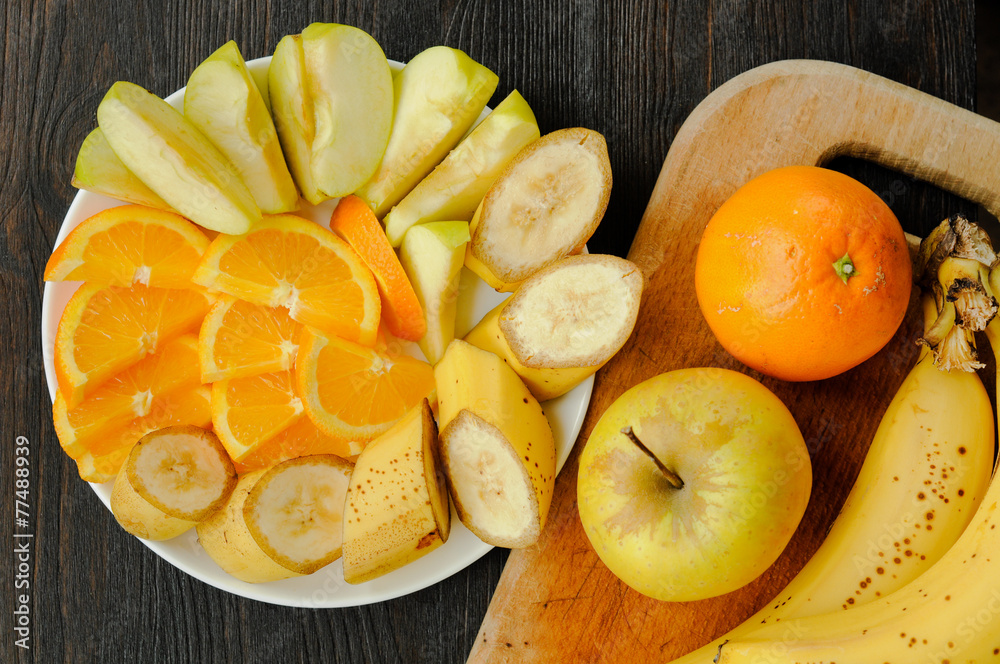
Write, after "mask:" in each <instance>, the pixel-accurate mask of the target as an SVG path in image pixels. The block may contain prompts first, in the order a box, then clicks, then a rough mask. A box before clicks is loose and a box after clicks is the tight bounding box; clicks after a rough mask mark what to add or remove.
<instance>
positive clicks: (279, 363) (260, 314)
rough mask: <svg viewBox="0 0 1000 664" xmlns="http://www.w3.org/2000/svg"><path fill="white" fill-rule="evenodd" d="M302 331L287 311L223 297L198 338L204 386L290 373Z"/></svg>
mask: <svg viewBox="0 0 1000 664" xmlns="http://www.w3.org/2000/svg"><path fill="white" fill-rule="evenodd" d="M301 329H302V326H301V325H300V324H299V323H296V322H295V321H293V320H292V319H291V317H289V315H288V310H287V309H285V308H284V307H263V306H260V305H259V304H253V303H251V302H246V301H245V300H240V299H238V298H235V297H233V296H232V295H222V296H220V297H219V300H218V301H217V302H216V303H215V304H214V305H212V308H211V309H210V310H209V312H208V315H207V316H205V320H204V322H203V323H202V324H201V330H200V332H199V334H198V355H199V364H200V366H201V380H202V382H203V383H212V382H215V381H217V380H227V379H230V378H244V377H246V376H255V375H257V374H262V373H271V372H274V371H287V370H288V369H291V368H292V366H293V365H294V363H295V353H296V352H297V351H298V347H299V346H298V343H299V342H298V338H299V332H300V331H301Z"/></svg>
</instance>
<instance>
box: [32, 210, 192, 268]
mask: <svg viewBox="0 0 1000 664" xmlns="http://www.w3.org/2000/svg"><path fill="white" fill-rule="evenodd" d="M208 244H209V241H208V237H206V236H205V234H204V233H203V232H202V231H201V230H200V229H199V228H198V227H197V226H195V225H194V224H193V223H191V222H190V221H188V220H187V219H185V218H184V217H182V216H180V215H178V214H174V213H173V212H167V211H165V210H157V209H155V208H151V207H146V206H144V205H122V206H119V207H113V208H109V209H107V210H104V211H102V212H98V213H97V214H95V215H94V216H92V217H88V218H87V219H85V220H84V221H82V222H81V223H80V225H78V226H77V227H76V228H74V229H73V230H72V231H71V232H70V233H69V235H67V236H66V238H65V239H64V240H63V241H62V242H60V243H59V246H58V247H56V248H55V251H53V252H52V256H50V257H49V261H48V263H47V264H46V266H45V280H46V281H86V282H88V283H94V284H102V285H105V286H131V285H132V284H144V285H146V286H158V287H161V288H188V287H190V286H191V285H192V284H191V275H192V274H193V273H194V270H195V268H196V267H197V266H198V261H199V260H201V256H202V254H204V253H205V250H206V249H208Z"/></svg>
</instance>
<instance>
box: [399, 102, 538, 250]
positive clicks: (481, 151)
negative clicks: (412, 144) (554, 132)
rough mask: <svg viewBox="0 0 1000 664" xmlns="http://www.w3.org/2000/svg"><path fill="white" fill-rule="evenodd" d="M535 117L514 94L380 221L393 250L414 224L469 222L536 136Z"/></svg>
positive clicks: (501, 103)
mask: <svg viewBox="0 0 1000 664" xmlns="http://www.w3.org/2000/svg"><path fill="white" fill-rule="evenodd" d="M538 135H539V133H538V123H537V122H536V121H535V114H534V113H532V112H531V107H530V106H528V102H526V101H525V100H524V97H522V96H521V95H520V93H518V92H517V90H515V91H514V92H511V93H510V94H509V95H507V98H506V99H504V100H503V101H502V102H500V104H499V105H498V106H497V107H496V108H495V109H493V112H492V113H490V114H489V115H488V116H486V119H485V120H483V121H482V122H481V123H479V125H478V126H477V127H476V128H475V129H473V130H472V132H471V133H470V134H469V135H468V136H466V137H465V138H464V139H462V142H461V143H459V144H458V146H457V147H456V148H455V149H454V150H452V151H451V152H449V153H448V156H447V157H445V159H444V161H442V162H441V163H440V164H438V165H437V166H436V167H435V168H434V170H433V171H431V172H430V174H428V175H427V177H425V178H424V179H423V180H421V181H420V182H418V183H417V185H416V186H415V187H413V189H412V190H411V191H410V193H408V194H407V195H406V196H405V197H404V198H403V200H401V201H399V203H398V204H397V205H396V206H395V207H393V208H392V209H391V210H390V211H389V213H388V214H387V215H385V217H384V218H383V219H382V223H383V224H385V234H386V235H387V236H388V238H389V242H390V243H391V244H392V246H394V247H398V246H399V245H400V243H401V242H402V241H403V236H404V235H405V233H406V231H407V229H408V228H410V227H411V226H413V225H414V224H420V223H425V222H431V221H450V220H453V219H458V220H461V221H469V220H470V219H472V215H473V214H474V213H475V211H476V208H477V207H478V206H479V203H480V202H482V200H483V196H485V195H486V192H487V191H488V190H489V188H490V186H491V185H492V184H493V182H494V181H495V180H496V179H497V177H498V176H499V175H500V172H501V171H502V170H503V169H504V167H505V166H506V165H507V164H508V163H509V162H510V160H511V159H513V158H514V156H515V155H517V153H518V152H520V151H521V150H522V149H524V148H525V147H527V146H528V145H529V144H530V143H532V142H533V141H535V140H536V139H537V138H538Z"/></svg>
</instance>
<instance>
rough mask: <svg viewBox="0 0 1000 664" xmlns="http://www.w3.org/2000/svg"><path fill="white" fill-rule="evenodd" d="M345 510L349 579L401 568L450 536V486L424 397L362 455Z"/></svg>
mask: <svg viewBox="0 0 1000 664" xmlns="http://www.w3.org/2000/svg"><path fill="white" fill-rule="evenodd" d="M387 470H388V472H387ZM344 514H345V519H344V580H345V581H347V582H348V583H363V582H365V581H370V580H371V579H374V578H376V577H379V576H382V575H383V574H387V573H389V572H391V571H393V570H395V569H399V568H400V567H402V566H403V565H406V564H408V563H411V562H413V561H414V560H416V559H417V558H421V557H423V556H425V555H427V554H428V553H430V552H431V551H433V550H434V549H436V548H438V547H439V546H441V545H442V544H444V543H445V542H446V541H448V535H449V533H450V532H451V510H450V507H449V505H448V487H447V483H446V480H445V477H444V472H443V471H442V469H441V461H440V457H439V454H438V440H437V427H436V426H435V424H434V416H433V415H432V414H431V409H430V406H429V405H428V403H427V400H426V399H424V400H422V401H421V402H420V405H419V406H417V407H416V408H413V409H411V410H410V412H408V413H407V414H406V415H405V416H404V417H403V418H402V419H401V420H400V421H399V422H397V423H396V424H395V425H394V426H393V427H392V428H391V429H389V430H388V431H387V432H385V433H384V434H382V435H381V436H379V437H378V438H377V439H375V440H374V441H372V443H370V444H369V445H368V447H366V448H365V450H364V451H363V452H362V453H361V456H359V457H358V460H357V462H356V463H355V465H354V474H353V475H352V476H351V486H350V490H349V491H348V494H347V506H346V507H345V509H344Z"/></svg>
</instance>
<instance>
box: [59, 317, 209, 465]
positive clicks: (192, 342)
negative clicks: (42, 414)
mask: <svg viewBox="0 0 1000 664" xmlns="http://www.w3.org/2000/svg"><path fill="white" fill-rule="evenodd" d="M197 359H198V339H197V337H195V336H194V335H193V334H185V335H183V336H180V337H178V338H176V339H173V340H172V341H168V342H167V343H165V344H163V347H162V348H160V350H159V351H157V352H156V353H153V354H152V355H148V356H146V357H145V358H144V359H142V360H140V361H139V362H136V363H135V364H133V365H132V366H130V367H128V368H127V369H125V370H124V371H122V372H121V373H119V374H115V375H114V376H113V377H111V378H110V379H108V380H107V381H105V383H104V384H103V385H101V386H100V387H98V388H97V389H96V390H94V392H93V394H91V395H90V396H89V397H88V398H86V399H84V400H83V401H82V402H81V403H80V404H79V405H77V406H76V407H75V408H68V407H67V406H66V399H65V398H64V397H63V395H62V392H57V393H56V398H55V401H54V402H53V404H52V419H53V422H54V424H55V430H56V435H57V436H58V438H59V444H60V445H61V446H62V448H63V451H64V452H66V454H68V455H69V456H71V457H73V458H74V459H76V458H79V457H80V455H81V454H83V453H84V452H86V451H88V450H89V449H90V447H91V445H92V444H94V443H95V441H98V440H99V439H104V440H107V439H108V438H109V437H111V436H113V435H114V432H115V431H116V430H120V429H122V428H124V426H125V425H127V424H128V423H129V422H131V421H132V420H134V419H136V418H138V417H144V416H146V415H149V414H150V412H151V409H152V407H153V399H154V398H155V397H156V396H158V395H162V394H166V393H168V392H172V391H173V390H177V389H182V388H187V389H191V388H193V387H195V386H197V385H199V384H200V381H199V378H198V368H197Z"/></svg>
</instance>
